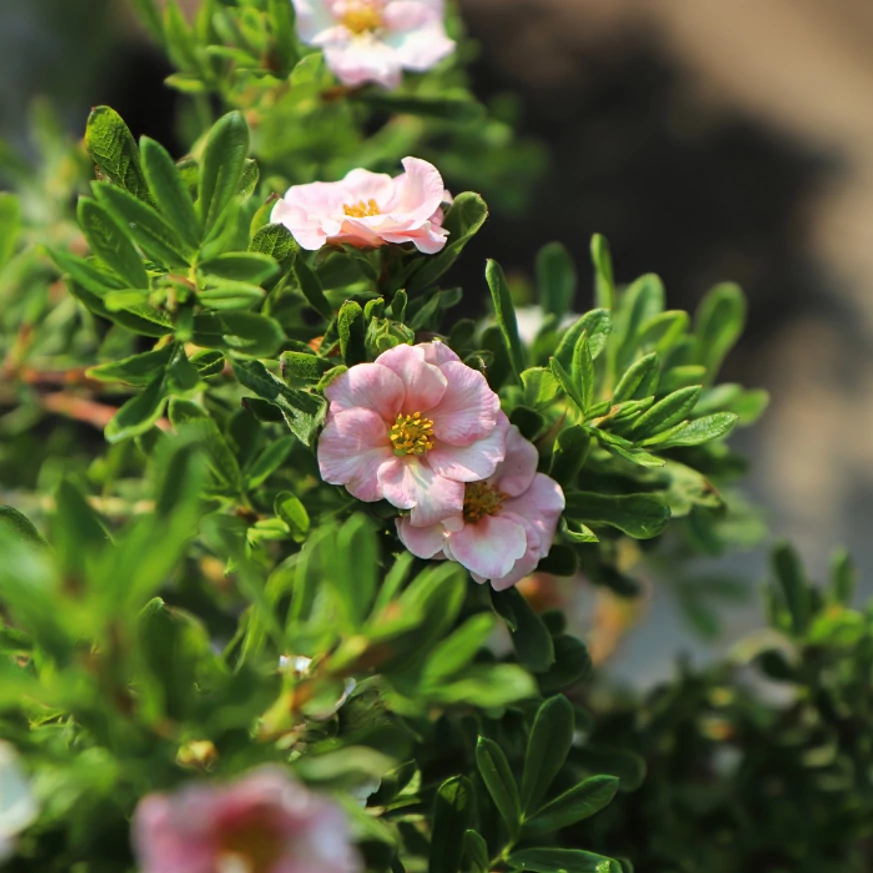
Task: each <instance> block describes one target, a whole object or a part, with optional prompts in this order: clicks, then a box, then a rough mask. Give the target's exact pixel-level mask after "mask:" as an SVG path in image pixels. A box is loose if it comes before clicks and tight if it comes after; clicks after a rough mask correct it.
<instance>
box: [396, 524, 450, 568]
mask: <svg viewBox="0 0 873 873" xmlns="http://www.w3.org/2000/svg"><path fill="white" fill-rule="evenodd" d="M394 523H395V524H396V525H397V535H398V536H399V537H400V542H401V543H403V545H404V546H406V548H407V549H409V551H410V552H412V554H413V555H415V556H416V557H417V558H433V557H434V556H435V555H437V554H441V553H442V550H443V543H444V542H445V538H446V530H445V528H444V527H443V525H442V524H432V525H430V526H429V527H415V526H414V525H413V524H412V523H411V522H410V521H409V519H408V518H397V519H395V520H394Z"/></svg>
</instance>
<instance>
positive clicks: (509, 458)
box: [494, 425, 563, 509]
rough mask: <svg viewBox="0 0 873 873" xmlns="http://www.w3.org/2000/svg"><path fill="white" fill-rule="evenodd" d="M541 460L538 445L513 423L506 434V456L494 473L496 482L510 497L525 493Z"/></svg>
mask: <svg viewBox="0 0 873 873" xmlns="http://www.w3.org/2000/svg"><path fill="white" fill-rule="evenodd" d="M539 461H540V456H539V453H538V452H537V450H536V446H535V445H534V444H533V443H532V442H530V441H529V440H526V439H525V438H524V437H523V436H522V435H521V431H519V429H518V428H517V427H516V426H515V425H512V426H511V427H510V428H509V432H508V433H507V435H506V458H505V459H504V461H503V463H502V464H501V465H500V469H498V470H497V472H496V473H495V475H494V484H495V485H496V486H497V487H498V488H499V489H500V490H501V491H502V492H503V493H504V494H508V495H509V496H510V497H518V496H519V495H520V494H524V492H525V491H527V489H528V488H530V486H531V483H532V482H533V479H534V475H535V474H536V471H537V464H539ZM562 509H563V507H562Z"/></svg>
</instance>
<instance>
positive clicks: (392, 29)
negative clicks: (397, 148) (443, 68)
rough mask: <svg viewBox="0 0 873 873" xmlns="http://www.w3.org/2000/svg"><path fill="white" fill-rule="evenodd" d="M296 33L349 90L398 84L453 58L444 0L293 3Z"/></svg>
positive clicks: (301, 0)
mask: <svg viewBox="0 0 873 873" xmlns="http://www.w3.org/2000/svg"><path fill="white" fill-rule="evenodd" d="M293 2H294V8H295V10H296V12H297V32H298V33H299V34H300V38H301V39H302V40H303V42H305V43H307V44H308V45H314V46H318V47H319V48H321V49H323V50H324V59H325V61H326V62H327V65H328V67H330V69H331V70H332V71H333V72H334V74H335V75H336V77H337V78H338V79H339V80H340V81H341V82H342V83H343V84H345V85H351V86H357V85H363V84H364V83H365V82H376V83H378V84H379V85H382V86H384V87H385V88H396V87H397V86H398V85H399V84H400V80H401V78H402V75H403V70H413V71H415V72H423V71H424V70H429V69H430V68H431V67H433V66H434V65H435V64H437V63H439V62H440V61H441V60H442V59H443V58H445V57H447V56H448V55H450V54H451V53H452V51H453V50H454V48H455V43H454V41H452V40H451V39H449V38H448V36H447V35H446V29H445V26H444V24H443V17H444V14H445V10H444V2H443V0H293Z"/></svg>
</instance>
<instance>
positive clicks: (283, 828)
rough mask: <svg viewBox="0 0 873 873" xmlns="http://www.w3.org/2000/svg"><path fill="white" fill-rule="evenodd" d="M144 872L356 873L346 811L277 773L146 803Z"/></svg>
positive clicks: (141, 839)
mask: <svg viewBox="0 0 873 873" xmlns="http://www.w3.org/2000/svg"><path fill="white" fill-rule="evenodd" d="M132 828H133V844H134V850H135V852H136V855H137V858H138V860H139V864H140V868H141V870H142V873H358V871H360V870H361V869H362V867H361V863H360V860H359V858H358V856H357V853H356V851H355V849H354V847H353V846H352V844H351V837H350V834H349V827H348V822H347V821H346V817H345V814H344V813H343V812H342V810H340V808H339V807H338V806H336V805H335V804H333V803H332V802H330V801H328V800H325V799H324V798H321V797H318V796H317V795H315V794H313V793H312V792H310V791H309V790H308V789H306V788H305V787H304V786H302V785H300V784H299V783H297V782H295V781H294V780H293V779H291V778H289V776H288V775H287V774H286V773H285V772H284V771H283V770H281V769H279V768H273V767H265V768H262V769H260V770H256V771H254V772H252V773H250V774H248V775H247V776H245V777H244V778H242V779H241V780H239V781H238V782H234V783H230V784H227V785H214V784H209V783H198V784H191V785H187V786H185V787H183V788H182V789H181V790H180V791H178V792H176V793H175V794H172V795H162V794H152V795H149V796H148V797H146V798H144V799H143V800H142V801H140V804H139V806H138V807H137V809H136V812H135V814H134V819H133V825H132Z"/></svg>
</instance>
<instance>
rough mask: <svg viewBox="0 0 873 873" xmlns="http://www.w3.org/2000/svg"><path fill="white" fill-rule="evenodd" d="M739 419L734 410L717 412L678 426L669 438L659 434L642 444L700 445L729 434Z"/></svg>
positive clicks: (666, 446) (660, 447)
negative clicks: (662, 437) (663, 437)
mask: <svg viewBox="0 0 873 873" xmlns="http://www.w3.org/2000/svg"><path fill="white" fill-rule="evenodd" d="M737 420H738V416H737V415H735V414H734V413H733V412H715V413H713V414H712V415H705V416H703V417H702V418H695V419H694V420H693V421H689V422H688V423H687V424H682V425H679V426H677V430H675V431H672V432H671V433H670V437H669V439H660V437H661V436H663V434H658V435H656V436H654V437H650V438H649V439H647V440H643V442H642V443H641V445H644V446H652V445H657V447H658V449H669V448H674V447H676V446H699V445H701V444H702V443H708V442H712V441H713V440H718V439H721V438H722V437H725V436H727V435H728V434H729V433H730V432H731V431H732V430H733V429H734V426H735V425H736V423H737Z"/></svg>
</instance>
